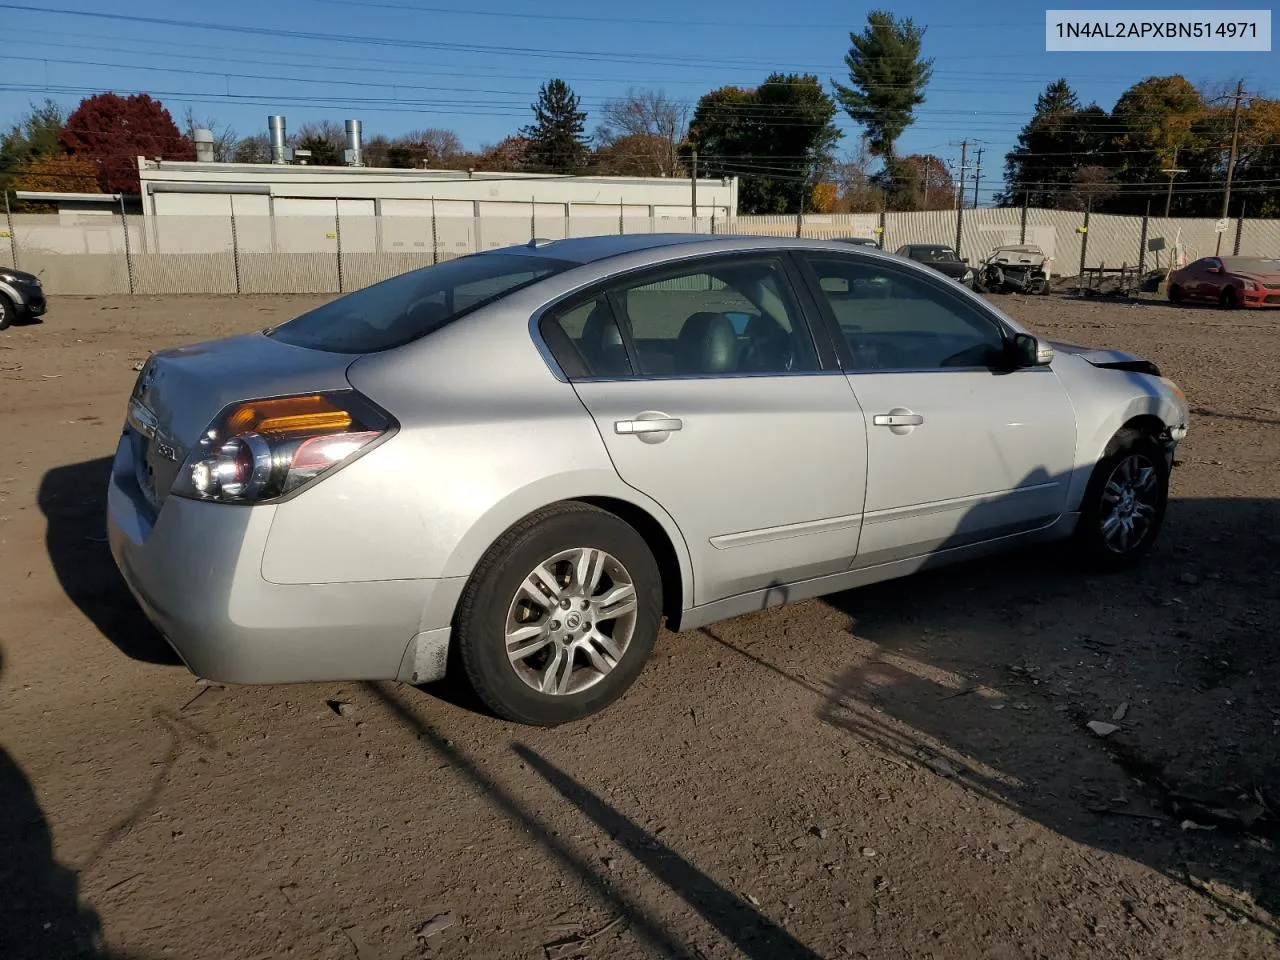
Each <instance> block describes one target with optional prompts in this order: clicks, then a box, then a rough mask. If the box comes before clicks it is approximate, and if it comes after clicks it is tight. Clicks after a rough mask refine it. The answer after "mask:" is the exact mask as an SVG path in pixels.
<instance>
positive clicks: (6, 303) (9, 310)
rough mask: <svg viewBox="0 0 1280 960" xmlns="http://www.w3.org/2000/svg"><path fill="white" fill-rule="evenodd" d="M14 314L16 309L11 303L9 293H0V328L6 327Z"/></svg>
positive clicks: (11, 321) (4, 328)
mask: <svg viewBox="0 0 1280 960" xmlns="http://www.w3.org/2000/svg"><path fill="white" fill-rule="evenodd" d="M16 315H17V310H16V309H15V307H14V305H13V301H12V300H10V299H9V295H8V294H7V293H0V330H6V329H8V327H9V325H10V324H12V323H13V320H14V317H15V316H16Z"/></svg>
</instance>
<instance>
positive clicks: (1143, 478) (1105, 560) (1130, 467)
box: [1075, 430, 1169, 571]
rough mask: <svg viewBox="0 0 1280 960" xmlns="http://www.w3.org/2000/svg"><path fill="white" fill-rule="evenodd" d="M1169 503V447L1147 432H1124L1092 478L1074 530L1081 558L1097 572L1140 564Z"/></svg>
mask: <svg viewBox="0 0 1280 960" xmlns="http://www.w3.org/2000/svg"><path fill="white" fill-rule="evenodd" d="M1147 470H1150V471H1151V472H1150V473H1149V474H1147V473H1146V472H1145V471H1147ZM1168 504H1169V463H1168V460H1167V459H1166V451H1165V448H1164V447H1163V446H1161V445H1160V444H1159V443H1158V442H1157V441H1156V440H1155V439H1153V438H1152V437H1151V436H1150V435H1149V434H1145V433H1141V432H1139V431H1136V430H1121V431H1120V432H1119V433H1117V434H1116V435H1115V437H1113V438H1112V440H1111V442H1110V443H1109V444H1108V445H1107V449H1106V451H1105V452H1104V453H1103V455H1102V459H1101V460H1099V461H1098V465H1097V466H1096V467H1094V470H1093V476H1092V477H1090V478H1089V485H1088V487H1087V488H1086V490H1085V494H1084V500H1083V502H1082V503H1081V510H1080V525H1079V526H1078V527H1077V528H1076V537H1075V547H1076V553H1077V555H1078V557H1079V558H1080V559H1081V560H1082V561H1083V562H1084V564H1085V565H1086V566H1087V567H1089V568H1091V569H1094V570H1104V571H1109V570H1122V569H1125V568H1127V567H1131V566H1133V565H1135V564H1137V563H1138V562H1139V561H1141V560H1142V559H1143V558H1144V557H1145V556H1146V555H1147V554H1148V553H1149V552H1150V551H1151V548H1152V546H1154V544H1155V542H1156V538H1157V537H1158V536H1159V534H1160V528H1161V526H1162V525H1163V523H1164V515H1165V510H1166V508H1167V507H1168ZM1117 518H1118V524H1119V525H1118V526H1117ZM1126 527H1127V528H1128V535H1127V537H1126V532H1125V530H1126ZM1135 534H1136V536H1135Z"/></svg>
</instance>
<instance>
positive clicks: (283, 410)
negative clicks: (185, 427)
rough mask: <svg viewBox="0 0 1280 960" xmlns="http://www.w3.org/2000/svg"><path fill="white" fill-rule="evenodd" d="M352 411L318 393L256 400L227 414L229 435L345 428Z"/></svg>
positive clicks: (311, 431)
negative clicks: (349, 411)
mask: <svg viewBox="0 0 1280 960" xmlns="http://www.w3.org/2000/svg"><path fill="white" fill-rule="evenodd" d="M351 423H352V420H351V414H349V413H348V412H347V411H346V410H342V409H340V408H339V407H335V406H334V405H333V404H332V403H331V402H330V401H329V400H328V399H327V398H326V397H322V396H319V395H314V394H313V395H311V396H302V397H282V398H280V399H278V400H256V401H254V402H253V403H246V404H244V405H243V406H241V407H238V408H237V409H236V410H234V411H232V413H231V415H230V416H229V417H227V420H226V424H227V432H228V435H229V436H233V437H235V436H240V435H241V434H245V433H261V434H266V435H270V436H279V435H281V434H291V433H321V432H324V431H327V430H346V429H348V428H349V427H350V426H351Z"/></svg>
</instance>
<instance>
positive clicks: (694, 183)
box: [689, 150, 698, 233]
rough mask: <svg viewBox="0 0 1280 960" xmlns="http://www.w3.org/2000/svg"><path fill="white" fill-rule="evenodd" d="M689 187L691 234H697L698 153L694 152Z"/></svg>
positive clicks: (691, 159)
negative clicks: (691, 220) (691, 218)
mask: <svg viewBox="0 0 1280 960" xmlns="http://www.w3.org/2000/svg"><path fill="white" fill-rule="evenodd" d="M689 186H690V188H691V196H692V213H693V232H694V233H697V232H698V151H697V150H694V151H693V154H692V155H691V157H690V163H689Z"/></svg>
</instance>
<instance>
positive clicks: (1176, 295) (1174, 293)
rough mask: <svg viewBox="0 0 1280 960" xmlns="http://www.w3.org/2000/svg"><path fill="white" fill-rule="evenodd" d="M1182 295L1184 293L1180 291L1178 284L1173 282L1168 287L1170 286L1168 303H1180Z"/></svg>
mask: <svg viewBox="0 0 1280 960" xmlns="http://www.w3.org/2000/svg"><path fill="white" fill-rule="evenodd" d="M1183 296H1184V294H1183V292H1182V288H1181V287H1180V286H1178V285H1177V284H1176V283H1175V284H1174V285H1173V286H1172V287H1170V288H1169V302H1170V303H1181V302H1182V298H1183Z"/></svg>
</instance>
